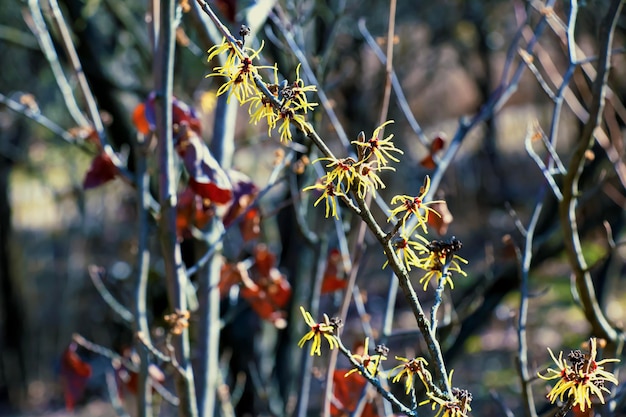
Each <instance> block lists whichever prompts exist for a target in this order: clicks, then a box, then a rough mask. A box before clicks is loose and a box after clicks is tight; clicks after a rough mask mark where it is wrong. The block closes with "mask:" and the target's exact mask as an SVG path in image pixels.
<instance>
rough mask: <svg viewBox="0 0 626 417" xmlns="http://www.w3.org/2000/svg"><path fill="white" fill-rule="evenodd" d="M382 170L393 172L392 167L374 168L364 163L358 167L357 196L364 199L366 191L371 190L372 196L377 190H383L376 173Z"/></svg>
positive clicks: (381, 182)
mask: <svg viewBox="0 0 626 417" xmlns="http://www.w3.org/2000/svg"><path fill="white" fill-rule="evenodd" d="M383 169H390V170H392V171H395V169H394V168H393V167H382V166H374V165H373V164H371V163H364V164H361V165H360V166H359V167H358V171H357V174H358V177H359V181H358V182H357V195H358V196H359V197H360V198H365V195H366V194H367V190H371V191H372V194H374V195H376V190H377V189H379V188H385V183H384V182H383V181H382V180H381V179H380V177H379V176H378V172H380V171H382V170H383Z"/></svg>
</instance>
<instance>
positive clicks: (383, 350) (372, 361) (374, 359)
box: [344, 337, 389, 376]
mask: <svg viewBox="0 0 626 417" xmlns="http://www.w3.org/2000/svg"><path fill="white" fill-rule="evenodd" d="M369 341H370V338H369V337H366V338H365V346H363V354H362V355H361V354H358V353H353V354H352V359H354V360H355V361H357V362H358V363H360V364H361V365H363V368H365V370H367V372H368V373H369V374H370V375H372V376H374V375H376V373H377V372H378V365H379V364H380V361H381V360H385V359H387V353H388V352H389V348H387V347H386V346H384V345H378V346H376V351H377V352H378V353H376V354H374V355H370V354H368V353H367V352H368V347H369ZM355 372H358V373H359V374H360V373H361V371H360V370H359V368H354V369H352V370H350V371H348V372H346V374H345V375H344V376H349V375H352V374H353V373H355Z"/></svg>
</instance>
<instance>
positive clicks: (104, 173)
mask: <svg viewBox="0 0 626 417" xmlns="http://www.w3.org/2000/svg"><path fill="white" fill-rule="evenodd" d="M116 175H117V167H116V166H115V165H114V164H113V161H111V158H110V157H109V156H108V155H107V154H106V153H104V152H101V153H100V154H98V155H96V156H95V157H94V159H93V160H92V161H91V167H89V171H87V174H86V175H85V179H84V180H83V188H84V189H85V190H88V189H90V188H95V187H98V186H100V185H102V184H104V183H106V182H109V181H111V180H112V179H113V178H115V176H116Z"/></svg>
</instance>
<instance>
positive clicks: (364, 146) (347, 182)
mask: <svg viewBox="0 0 626 417" xmlns="http://www.w3.org/2000/svg"><path fill="white" fill-rule="evenodd" d="M390 123H393V121H392V120H390V121H387V122H385V123H383V124H382V125H380V126H378V127H377V128H376V129H375V130H374V133H373V134H372V137H371V138H370V139H369V140H366V139H365V134H364V133H363V132H361V133H360V134H359V136H358V138H357V140H356V141H353V142H352V143H353V144H354V145H356V146H357V151H358V160H356V159H354V158H352V157H346V158H339V159H337V158H319V159H317V160H315V161H314V162H318V161H328V164H327V165H326V169H327V174H326V175H324V176H323V177H322V178H320V180H319V181H318V182H317V183H316V184H314V185H311V186H309V187H306V188H304V190H303V191H308V190H318V191H322V195H321V196H320V197H319V198H318V199H317V200H316V201H315V204H314V205H315V206H317V205H318V204H319V203H320V202H321V201H322V200H325V201H326V217H329V216H333V217H336V218H339V215H338V213H337V197H347V195H348V193H349V192H350V191H354V192H355V193H356V195H357V196H358V198H361V199H363V198H365V196H366V195H367V193H368V192H371V193H372V194H374V193H375V192H376V190H378V189H380V188H385V184H384V183H383V181H382V180H381V178H380V176H379V173H380V172H381V171H383V170H392V171H393V170H395V169H394V168H393V167H390V166H388V164H389V160H392V161H394V162H398V159H397V158H396V157H395V156H394V155H393V153H392V152H395V153H399V154H402V153H403V152H402V151H401V150H400V149H398V148H396V147H395V145H394V144H393V142H392V141H391V139H392V138H393V134H391V135H389V136H387V137H386V138H384V139H380V134H381V132H382V129H383V128H384V127H385V126H386V125H388V124H390Z"/></svg>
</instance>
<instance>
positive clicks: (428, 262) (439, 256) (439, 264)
mask: <svg viewBox="0 0 626 417" xmlns="http://www.w3.org/2000/svg"><path fill="white" fill-rule="evenodd" d="M418 237H419V238H420V239H421V240H422V241H424V242H426V246H425V248H426V252H427V253H428V257H426V258H425V259H423V260H422V262H421V263H420V264H419V265H418V266H419V267H420V268H422V269H424V270H426V271H427V272H426V275H424V276H423V277H422V278H421V279H420V284H424V291H426V288H427V287H428V283H429V282H430V280H431V279H432V278H433V277H436V279H437V281H439V280H440V279H444V280H445V282H444V285H446V284H449V285H450V288H454V282H453V281H452V272H456V273H459V274H461V275H463V276H464V277H466V276H467V274H466V273H465V271H463V269H462V268H461V264H460V263H459V262H461V263H464V264H467V260H465V259H463V258H461V257H460V256H458V255H456V254H455V253H454V252H456V251H458V250H460V249H461V247H462V244H461V242H460V241H459V240H458V239H456V238H454V237H453V238H452V239H450V241H448V242H445V241H441V240H433V241H431V242H428V241H427V240H426V239H424V238H423V237H422V236H418ZM444 269H445V274H444Z"/></svg>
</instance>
